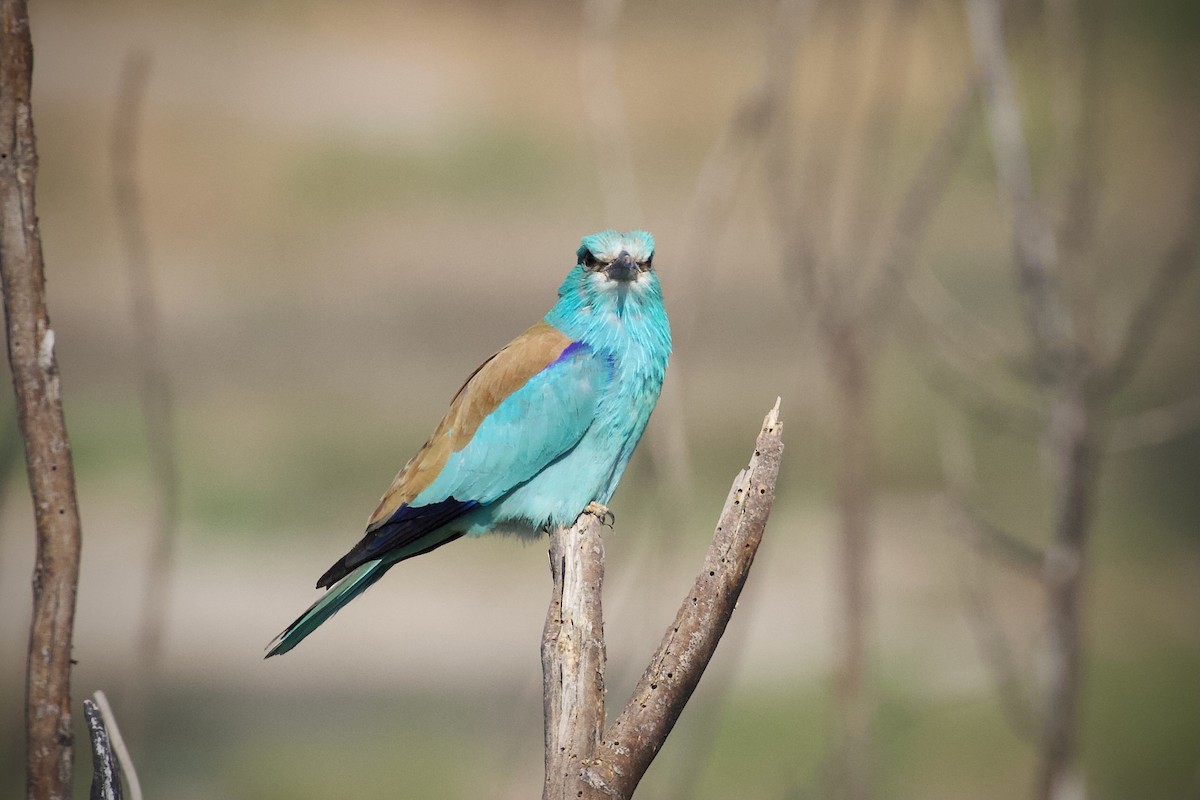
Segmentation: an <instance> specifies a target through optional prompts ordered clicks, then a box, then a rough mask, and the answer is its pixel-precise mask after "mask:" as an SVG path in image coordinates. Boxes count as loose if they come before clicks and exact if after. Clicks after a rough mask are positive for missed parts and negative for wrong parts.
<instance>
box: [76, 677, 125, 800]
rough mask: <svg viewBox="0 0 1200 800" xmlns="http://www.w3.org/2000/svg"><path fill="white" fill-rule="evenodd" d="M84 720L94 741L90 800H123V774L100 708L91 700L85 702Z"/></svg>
mask: <svg viewBox="0 0 1200 800" xmlns="http://www.w3.org/2000/svg"><path fill="white" fill-rule="evenodd" d="M83 718H84V719H85V720H86V721H87V729H88V736H89V738H90V739H91V741H92V791H91V793H90V794H89V798H90V800H121V798H122V797H123V796H124V795H123V794H122V792H121V774H120V771H119V770H118V769H117V757H116V756H115V755H113V749H112V743H111V742H110V741H109V738H108V729H107V728H106V727H105V725H104V717H103V716H102V715H101V714H100V707H99V706H97V705H96V704H95V703H93V702H92V701H91V700H84V701H83Z"/></svg>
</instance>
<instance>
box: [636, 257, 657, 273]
mask: <svg viewBox="0 0 1200 800" xmlns="http://www.w3.org/2000/svg"><path fill="white" fill-rule="evenodd" d="M638 269H639V270H641V271H642V272H646V271H648V270H651V269H654V253H651V254H650V256H649V257H648V258H647V259H646V260H645V261H639V262H638Z"/></svg>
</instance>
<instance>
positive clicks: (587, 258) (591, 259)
mask: <svg viewBox="0 0 1200 800" xmlns="http://www.w3.org/2000/svg"><path fill="white" fill-rule="evenodd" d="M579 263H580V264H582V265H583V266H584V268H585V269H590V270H596V269H599V268H600V261H599V259H597V258H596V257H595V256H594V255H592V251H591V250H584V251H583V255H582V256H580V258H579Z"/></svg>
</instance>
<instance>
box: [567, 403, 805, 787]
mask: <svg viewBox="0 0 1200 800" xmlns="http://www.w3.org/2000/svg"><path fill="white" fill-rule="evenodd" d="M782 427H783V426H782V423H780V421H779V404H778V402H777V403H776V404H775V408H773V409H772V410H771V412H770V413H769V414H768V415H767V418H766V420H765V421H764V422H763V428H762V431H761V432H760V433H759V436H758V440H757V442H756V446H755V451H754V456H753V457H752V458H751V459H750V464H749V466H748V467H747V468H746V469H744V470H742V472H740V473H739V474H738V476H737V478H735V479H734V482H733V486H732V488H731V489H730V493H729V497H728V499H727V500H726V501H725V507H724V509H723V510H722V512H721V517H720V520H719V521H718V523H717V529H716V532H715V533H714V534H713V539H712V543H711V544H710V545H709V548H708V552H707V554H706V556H705V560H704V568H703V569H702V570H701V572H700V574H699V576H698V577H697V578H696V580H695V583H694V584H693V586H692V589H691V591H690V592H689V593H688V595H687V596H686V597H685V598H684V600H683V603H682V604H681V605H680V607H679V611H678V613H677V614H676V616H675V621H674V622H673V623H672V624H671V626H670V627H669V628H667V631H666V634H665V635H664V636H663V639H662V642H661V643H660V644H659V647H658V650H657V651H656V652H655V654H654V656H653V657H652V658H651V660H650V664H649V666H648V667H647V668H646V671H645V672H644V673H643V675H642V678H641V680H640V681H639V682H638V684H637V686H636V687H635V688H634V690H633V696H632V697H631V698H630V700H629V702H628V703H627V704H626V705H625V708H624V710H623V711H622V712H621V714H620V715H619V716H618V717H617V719H616V720H615V721H614V722H613V723H612V724H611V725H609V726H608V728H607V729H606V730H605V731H604V736H603V738H602V739H600V740H599V741H598V742H596V741H593V746H592V748H591V750H590V757H586V756H585V757H584V758H582V759H581V760H580V765H581V767H582V769H580V770H578V771H575V772H573V773H572V774H568V775H567V776H566V778H567V780H566V782H565V786H564V788H565V796H566V797H572V798H579V797H583V798H593V800H597V799H600V798H621V800H625V799H626V798H629V797H631V796H632V795H633V792H634V790H635V789H636V788H637V785H638V783H639V782H640V781H641V779H642V776H643V775H645V774H646V770H647V769H648V768H649V766H650V763H651V762H652V761H653V760H654V757H655V756H656V755H657V754H658V752H659V750H660V749H662V746H663V743H664V742H665V741H666V739H667V736H668V735H669V734H670V733H671V729H672V728H673V727H674V725H675V722H676V720H678V719H679V715H680V713H682V711H683V708H684V706H685V705H686V704H687V702H688V700H689V699H690V698H691V696H692V692H693V691H695V689H696V685H697V684H698V683H699V682H700V676H701V675H703V674H704V670H705V668H706V667H707V666H708V663H709V661H710V660H711V659H712V656H713V653H714V652H715V651H716V647H717V643H718V642H719V641H720V640H721V636H722V634H723V633H724V632H725V627H726V625H728V624H729V619H730V617H731V616H732V615H733V609H734V607H735V606H736V604H737V599H738V597H739V595H740V594H741V591H742V587H743V586H744V585H745V583H746V578H747V576H748V574H749V571H750V566H751V564H752V563H753V561H754V555H755V553H756V552H757V551H758V545H759V543H760V542H761V541H762V535H763V531H764V530H765V528H766V524H767V518H768V516H769V515H770V511H771V505H772V504H773V502H774V500H775V481H776V478H777V477H778V475H779V463H780V459H781V458H782V454H783V442H782V439H781V435H782ZM581 525H582V526H584V527H587V526H591V527H593V528H594V527H595V525H594V523H592V522H589V521H588V518H587V517H586V516H585V517H584V518H583V519H582V521H581V522H580V523H576V527H577V528H578V527H580V526H581ZM584 552H585V553H586V554H590V555H591V556H592V557H597V556H599V555H601V551H598V550H596V549H594V548H592V549H590V550H587V551H584ZM554 563H555V562H553V561H552V566H553V565H554ZM555 581H556V584H557V582H558V577H557V575H556V577H555ZM565 597H566V594H565V593H564V600H565ZM579 597H580V598H581V600H583V601H584V602H591V598H592V597H595V598H596V599H597V600H598V597H599V586H596V587H595V593H594V595H593V594H590V593H589V594H583V593H580V595H579ZM554 614H555V610H554V609H553V608H552V609H551V617H553V616H554ZM595 614H596V615H597V618H598V615H599V608H598V606H597V608H596V610H595ZM578 667H579V664H578V662H575V663H573V662H572V661H570V660H565V661H564V662H563V663H562V665H561V668H560V669H561V672H560V673H559V674H561V676H562V677H561V680H562V681H563V682H564V683H567V684H574V683H577V682H580V681H582V682H584V683H585V684H586V685H589V686H590V687H591V691H592V693H593V694H591V695H588V702H591V701H592V699H593V698H594V697H595V693H596V692H597V687H602V686H603V680H602V677H601V679H600V680H599V681H597V680H596V676H594V675H593V674H592V673H591V665H590V664H589V665H588V669H587V671H586V672H585V673H584V674H582V675H581V674H579V672H578ZM600 667H601V670H602V669H603V661H602V660H601V662H600ZM600 693H601V694H602V691H601V692H600ZM563 694H565V695H566V696H572V695H574V694H576V692H575V691H574V690H570V691H567V692H564V693H563ZM558 719H561V716H560V717H559V718H558ZM555 721H556V720H555V719H553V718H552V717H551V715H550V714H549V713H548V714H547V726H548V727H549V726H550V725H551V724H552V722H555ZM593 730H594V729H593V728H592V727H591V725H590V722H589V725H588V727H587V729H586V733H587V734H591V732H592V731H593ZM550 740H551V739H550V736H549V734H548V735H547V742H548V743H549V742H550ZM588 751H589V748H588V746H587V744H586V743H584V744H583V745H581V746H580V752H588ZM550 758H551V755H549V754H548V756H547V763H548V764H549V763H550ZM556 778H557V775H553V776H551V775H549V774H548V776H547V779H548V780H547V782H548V784H549V782H550V780H552V779H556Z"/></svg>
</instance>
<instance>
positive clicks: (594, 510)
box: [583, 500, 617, 528]
mask: <svg viewBox="0 0 1200 800" xmlns="http://www.w3.org/2000/svg"><path fill="white" fill-rule="evenodd" d="M583 513H585V514H591V515H592V516H594V517H599V518H600V524H601V525H603V526H604V527H606V528H611V527H612V526H613V523H615V522H616V521H617V518H616V516H614V515H613V513H612V512H611V511H609V510H608V506H606V505H604V504H603V503H597V502H596V501H595V500H593V501H592V502H590V503H588V504H587V508H585V509H584V510H583Z"/></svg>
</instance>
